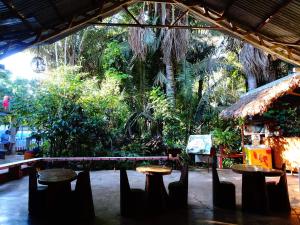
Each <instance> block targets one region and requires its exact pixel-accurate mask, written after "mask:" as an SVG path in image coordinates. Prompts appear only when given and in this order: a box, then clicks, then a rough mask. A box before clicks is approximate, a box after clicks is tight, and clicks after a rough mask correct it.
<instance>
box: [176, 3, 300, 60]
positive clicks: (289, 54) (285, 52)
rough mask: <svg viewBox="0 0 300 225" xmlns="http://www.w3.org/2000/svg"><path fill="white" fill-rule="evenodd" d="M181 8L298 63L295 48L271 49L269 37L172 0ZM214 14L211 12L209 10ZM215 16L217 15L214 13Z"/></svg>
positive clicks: (282, 57) (197, 17)
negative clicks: (250, 31)
mask: <svg viewBox="0 0 300 225" xmlns="http://www.w3.org/2000/svg"><path fill="white" fill-rule="evenodd" d="M173 1H174V2H175V3H177V5H178V6H179V7H180V8H181V9H189V10H190V12H191V14H192V15H193V16H194V17H195V18H196V19H201V20H203V19H204V20H206V21H208V22H211V23H213V24H215V25H216V26H220V27H222V28H223V29H224V31H225V32H226V31H227V32H230V33H232V34H234V35H235V36H237V37H240V38H242V39H244V40H245V41H247V42H249V43H250V44H252V45H254V46H256V47H258V48H260V49H262V50H264V51H266V52H269V53H271V54H273V55H276V56H277V57H279V58H281V59H284V60H286V61H287V62H290V63H292V64H297V65H300V60H299V57H298V55H299V54H295V49H290V48H287V47H286V46H280V47H279V48H276V49H272V46H274V44H273V43H272V42H271V40H270V38H269V39H268V38H265V37H264V36H262V35H261V34H258V33H253V34H249V31H248V30H245V29H243V28H241V27H238V28H237V27H235V26H234V24H232V25H233V26H230V24H229V22H228V21H225V20H222V21H219V20H217V19H214V18H213V17H212V16H210V17H209V16H207V14H206V12H205V10H203V7H202V8H201V7H191V6H186V5H184V4H183V3H182V2H181V1H179V0H173ZM211 13H212V14H214V13H213V12H211ZM216 17H218V15H217V14H216Z"/></svg>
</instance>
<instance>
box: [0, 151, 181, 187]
mask: <svg viewBox="0 0 300 225" xmlns="http://www.w3.org/2000/svg"><path fill="white" fill-rule="evenodd" d="M160 160H163V161H167V160H171V161H174V160H177V158H169V157H168V156H142V157H45V158H33V159H27V160H21V161H17V162H12V163H5V164H1V165H0V183H3V182H7V181H9V180H13V179H18V178H21V177H22V176H24V175H27V170H26V169H27V166H28V165H29V166H30V165H36V164H37V163H44V162H49V163H53V162H71V161H75V162H96V161H133V162H136V161H160ZM22 166H25V167H23V168H22ZM4 170H8V171H4ZM1 171H4V172H1Z"/></svg>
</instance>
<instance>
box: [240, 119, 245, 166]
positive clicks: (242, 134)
mask: <svg viewBox="0 0 300 225" xmlns="http://www.w3.org/2000/svg"><path fill="white" fill-rule="evenodd" d="M244 132H245V124H244V123H243V124H242V125H241V136H242V142H241V146H242V151H243V163H246V153H245V151H244V146H245V142H244V141H245V140H244V138H245V137H244Z"/></svg>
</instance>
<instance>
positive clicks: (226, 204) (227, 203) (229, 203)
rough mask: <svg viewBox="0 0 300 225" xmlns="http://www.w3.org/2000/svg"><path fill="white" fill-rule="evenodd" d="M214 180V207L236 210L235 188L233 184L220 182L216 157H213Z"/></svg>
mask: <svg viewBox="0 0 300 225" xmlns="http://www.w3.org/2000/svg"><path fill="white" fill-rule="evenodd" d="M212 180H213V182H212V189H213V205H214V206H216V207H220V208H225V209H235V207H236V200H235V186H234V184H233V183H231V182H226V181H220V179H219V176H218V172H217V158H216V155H214V156H213V163H212Z"/></svg>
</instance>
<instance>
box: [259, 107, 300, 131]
mask: <svg viewBox="0 0 300 225" xmlns="http://www.w3.org/2000/svg"><path fill="white" fill-rule="evenodd" d="M299 114H300V109H299V107H295V106H291V105H290V104H289V103H282V104H281V106H280V109H270V110H268V111H267V112H265V113H264V114H263V116H264V117H265V118H266V119H268V120H271V121H274V123H275V124H277V127H279V128H280V129H281V130H282V132H283V134H282V135H283V136H285V137H292V136H294V137H295V136H299V133H300V117H299Z"/></svg>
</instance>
